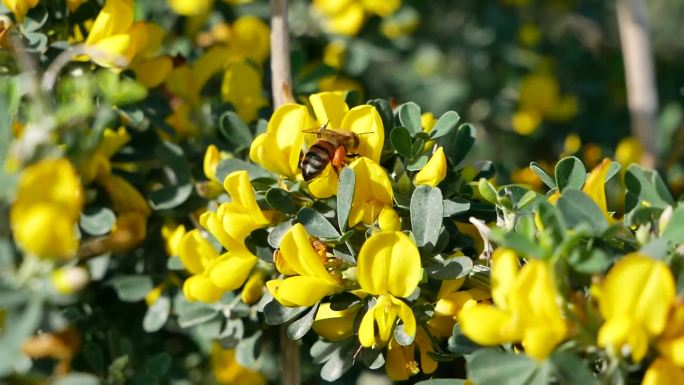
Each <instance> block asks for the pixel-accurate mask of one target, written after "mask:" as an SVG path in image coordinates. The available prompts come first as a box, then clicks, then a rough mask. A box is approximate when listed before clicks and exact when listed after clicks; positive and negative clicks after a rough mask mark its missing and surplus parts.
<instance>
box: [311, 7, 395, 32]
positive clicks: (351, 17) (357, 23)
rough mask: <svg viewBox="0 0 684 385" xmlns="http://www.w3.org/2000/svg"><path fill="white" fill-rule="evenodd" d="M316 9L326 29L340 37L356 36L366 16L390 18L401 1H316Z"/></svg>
mask: <svg viewBox="0 0 684 385" xmlns="http://www.w3.org/2000/svg"><path fill="white" fill-rule="evenodd" d="M313 6H314V8H316V9H317V10H318V11H319V12H321V13H322V14H323V17H324V27H325V28H326V29H327V30H328V31H329V32H332V33H337V34H340V35H348V36H353V35H356V34H357V33H358V32H359V30H361V27H362V26H363V21H364V19H365V17H366V14H375V15H378V16H381V17H385V16H389V15H391V14H392V13H394V12H396V10H397V9H399V7H400V6H401V0H342V1H340V0H314V2H313Z"/></svg>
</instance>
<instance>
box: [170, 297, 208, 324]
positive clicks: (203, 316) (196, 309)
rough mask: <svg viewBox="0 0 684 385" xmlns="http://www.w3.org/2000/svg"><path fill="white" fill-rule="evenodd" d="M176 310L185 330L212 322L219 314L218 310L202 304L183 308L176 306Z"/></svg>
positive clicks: (195, 303) (179, 322)
mask: <svg viewBox="0 0 684 385" xmlns="http://www.w3.org/2000/svg"><path fill="white" fill-rule="evenodd" d="M174 309H176V312H177V313H178V324H179V325H180V327H182V328H185V329H187V328H189V327H192V326H195V325H199V324H201V323H204V322H207V321H210V320H212V319H213V318H214V317H216V316H218V314H219V312H218V310H217V309H216V308H214V307H212V306H209V305H206V304H204V303H201V302H190V303H187V304H185V306H183V307H182V308H179V307H177V306H175V305H174Z"/></svg>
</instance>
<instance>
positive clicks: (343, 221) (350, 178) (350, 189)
mask: <svg viewBox="0 0 684 385" xmlns="http://www.w3.org/2000/svg"><path fill="white" fill-rule="evenodd" d="M355 183H356V175H355V174H354V171H353V170H352V169H350V168H348V167H345V168H343V169H342V171H341V172H340V181H339V183H338V184H337V225H338V226H339V227H340V231H345V230H346V229H347V224H348V221H349V212H351V207H352V201H353V200H354V185H355Z"/></svg>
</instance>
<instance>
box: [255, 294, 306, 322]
mask: <svg viewBox="0 0 684 385" xmlns="http://www.w3.org/2000/svg"><path fill="white" fill-rule="evenodd" d="M306 309H307V307H285V306H283V305H281V304H280V303H279V302H278V301H276V300H275V299H274V300H272V301H271V302H269V303H267V304H266V306H264V317H265V319H266V323H267V324H268V325H280V324H284V323H285V322H288V321H290V320H292V319H294V318H295V317H296V316H298V315H300V314H302V313H303V312H304V311H306Z"/></svg>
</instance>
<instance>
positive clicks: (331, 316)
mask: <svg viewBox="0 0 684 385" xmlns="http://www.w3.org/2000/svg"><path fill="white" fill-rule="evenodd" d="M358 312H359V306H352V307H350V308H347V309H344V310H332V309H331V308H330V303H322V304H321V305H320V306H319V307H318V311H317V312H316V319H315V320H314V323H313V326H312V329H313V331H314V332H316V334H318V335H319V336H321V337H323V338H325V339H326V340H328V341H341V340H344V339H347V338H349V337H351V336H352V335H354V319H355V318H356V314H357V313H358Z"/></svg>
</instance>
